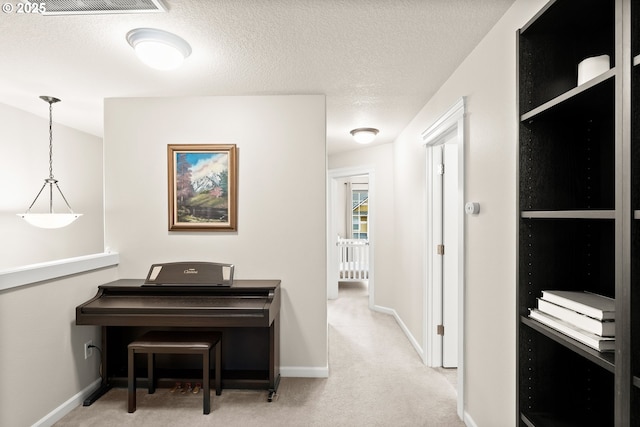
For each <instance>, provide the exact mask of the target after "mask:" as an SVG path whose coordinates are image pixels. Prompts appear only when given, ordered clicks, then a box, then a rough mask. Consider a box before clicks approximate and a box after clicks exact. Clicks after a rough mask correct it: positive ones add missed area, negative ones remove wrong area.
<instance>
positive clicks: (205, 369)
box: [202, 350, 211, 414]
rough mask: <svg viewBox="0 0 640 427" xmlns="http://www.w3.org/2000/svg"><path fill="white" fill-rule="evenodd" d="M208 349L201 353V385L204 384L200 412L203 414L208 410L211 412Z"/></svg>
mask: <svg viewBox="0 0 640 427" xmlns="http://www.w3.org/2000/svg"><path fill="white" fill-rule="evenodd" d="M210 354H211V352H210V350H207V351H205V352H203V353H202V385H203V386H204V387H203V388H204V393H203V395H202V399H203V402H202V404H203V409H202V412H203V413H204V414H208V413H209V412H211V395H210V394H209V386H210V383H209V376H210V375H211V372H210V370H209V357H210Z"/></svg>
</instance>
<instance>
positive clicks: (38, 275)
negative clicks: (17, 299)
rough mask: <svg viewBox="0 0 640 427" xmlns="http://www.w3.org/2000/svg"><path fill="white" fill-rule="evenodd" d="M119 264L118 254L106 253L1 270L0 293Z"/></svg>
mask: <svg viewBox="0 0 640 427" xmlns="http://www.w3.org/2000/svg"><path fill="white" fill-rule="evenodd" d="M119 262H120V256H119V254H118V253H117V252H105V253H99V254H92V255H85V256H80V257H75V258H66V259H61V260H56V261H50V262H43V263H39V264H30V265H25V266H23V267H18V268H13V269H7V270H0V291H4V290H7V289H11V288H17V287H19V286H24V285H30V284H32V283H37V282H42V281H45V280H54V279H57V278H60V277H64V276H69V275H71V274H78V273H84V272H87V271H91V270H97V269H99V268H104V267H111V266H114V265H118V263H119Z"/></svg>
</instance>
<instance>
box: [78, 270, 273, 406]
mask: <svg viewBox="0 0 640 427" xmlns="http://www.w3.org/2000/svg"><path fill="white" fill-rule="evenodd" d="M172 264H176V265H170V267H171V268H172V269H173V270H176V271H178V270H180V271H184V273H185V277H186V274H187V272H188V269H187V268H183V266H184V264H183V263H172ZM197 264H201V263H197ZM209 264H211V263H209ZM174 267H175V268H174ZM200 267H202V266H199V267H198V266H197V268H200ZM190 268H191V267H190ZM152 271H153V266H152V269H151V270H150V273H149V276H148V277H147V279H146V280H144V279H122V280H117V281H115V282H110V283H107V284H104V285H100V286H99V287H98V293H97V294H96V296H95V297H93V298H92V299H90V300H89V301H87V302H85V303H83V304H81V305H79V306H78V307H77V308H76V324H77V325H100V326H102V345H101V354H102V361H101V364H102V387H101V389H100V390H98V391H96V393H94V395H92V396H91V397H89V398H88V399H87V400H86V401H85V403H84V404H85V406H87V405H90V404H91V403H92V402H93V401H95V400H96V399H97V398H98V397H100V396H101V395H102V394H103V393H104V392H105V391H106V390H108V389H109V388H110V387H112V386H118V387H126V384H127V345H128V344H129V342H131V341H133V340H135V339H136V338H137V337H139V336H140V335H142V334H144V333H145V332H147V331H149V330H184V331H189V330H211V331H218V332H222V387H223V388H251V389H265V390H267V391H268V400H269V401H271V400H272V398H273V395H274V394H275V392H276V391H277V388H278V383H279V382H280V280H235V281H234V280H232V279H231V280H229V281H228V282H229V283H228V284H227V285H221V284H220V283H217V282H221V280H214V281H213V282H215V283H214V284H211V285H207V283H206V282H207V280H206V279H204V280H202V281H201V282H198V281H197V280H195V281H194V280H193V277H189V278H188V279H186V278H185V281H184V283H166V282H165V283H162V284H159V283H154V281H153V280H150V277H151V276H152ZM192 272H193V270H192ZM174 279H175V278H174ZM179 281H180V280H172V282H179ZM192 357H193V355H158V356H157V359H156V371H157V383H158V386H159V387H170V386H172V385H173V384H174V383H175V382H178V381H180V382H182V383H183V384H184V383H185V382H188V381H191V382H195V379H196V378H198V377H199V376H200V375H201V367H200V370H198V364H199V360H198V358H196V357H193V360H191V358H192ZM138 365H140V367H139V368H138ZM136 371H137V372H146V358H140V359H139V360H136ZM140 384H141V386H142V387H145V386H146V383H145V379H141V381H140Z"/></svg>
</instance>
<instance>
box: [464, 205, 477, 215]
mask: <svg viewBox="0 0 640 427" xmlns="http://www.w3.org/2000/svg"><path fill="white" fill-rule="evenodd" d="M464 211H465V213H467V214H468V215H471V214H477V213H480V203H477V202H467V204H466V205H464Z"/></svg>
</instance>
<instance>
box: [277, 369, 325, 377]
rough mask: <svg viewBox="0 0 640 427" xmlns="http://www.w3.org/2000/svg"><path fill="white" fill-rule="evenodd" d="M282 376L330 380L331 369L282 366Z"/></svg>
mask: <svg viewBox="0 0 640 427" xmlns="http://www.w3.org/2000/svg"><path fill="white" fill-rule="evenodd" d="M280 375H281V376H283V377H291V378H328V377H329V367H328V366H327V367H322V368H317V367H299V366H281V367H280Z"/></svg>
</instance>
